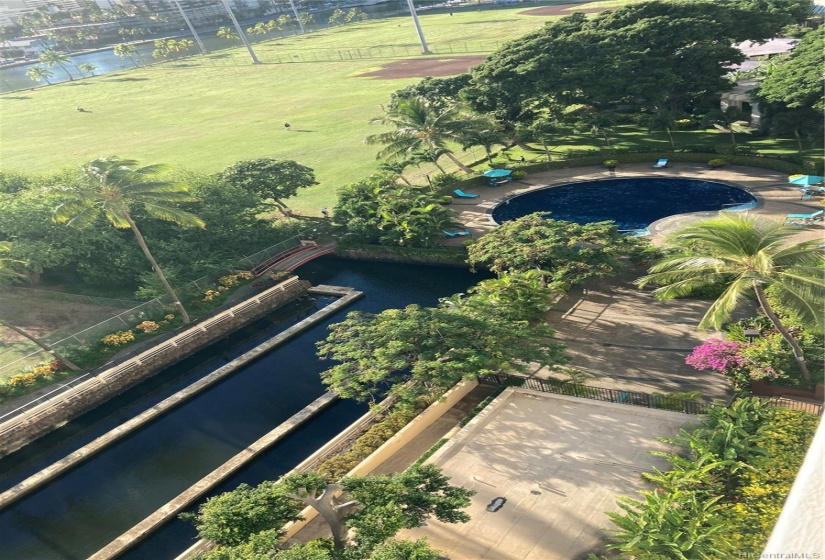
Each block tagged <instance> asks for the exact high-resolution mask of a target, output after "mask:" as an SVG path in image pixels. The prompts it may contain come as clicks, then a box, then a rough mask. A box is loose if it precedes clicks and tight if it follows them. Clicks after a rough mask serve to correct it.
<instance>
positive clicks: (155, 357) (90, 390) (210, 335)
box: [0, 277, 309, 457]
mask: <svg viewBox="0 0 825 560" xmlns="http://www.w3.org/2000/svg"><path fill="white" fill-rule="evenodd" d="M308 289H309V283H308V282H305V281H301V280H299V279H298V278H297V277H292V278H290V279H288V280H286V281H284V282H281V283H280V284H278V285H276V286H273V287H272V288H269V289H268V290H266V291H264V292H262V293H260V294H258V295H257V296H255V297H252V298H249V299H247V300H246V301H243V302H241V303H239V304H237V305H235V306H233V307H232V308H230V309H228V310H226V311H224V312H222V313H220V314H218V315H215V316H213V317H210V318H208V319H205V320H203V321H201V322H198V323H195V324H193V325H191V326H190V327H189V328H188V329H186V330H185V331H183V332H181V333H179V334H178V335H176V336H175V337H173V338H171V339H169V340H167V341H165V342H163V343H161V344H159V345H158V346H155V347H152V348H149V349H148V350H146V351H144V352H142V353H140V354H138V355H137V356H135V357H134V358H132V359H130V360H128V361H126V362H124V363H121V364H118V365H117V366H114V367H112V368H111V369H107V370H104V371H102V372H101V373H99V374H98V375H96V376H94V377H92V378H90V379H88V380H86V381H84V382H83V383H80V384H79V385H77V386H76V387H74V388H72V389H70V390H68V391H65V392H64V393H61V394H60V395H59V396H57V397H55V398H54V399H51V400H49V401H46V402H44V403H42V404H40V405H38V406H36V407H34V408H32V409H30V410H27V411H25V412H24V413H22V414H20V415H19V416H16V417H14V418H12V419H10V420H8V421H6V422H4V423H3V424H2V425H0V457H2V456H5V455H8V454H9V453H12V452H13V451H15V450H17V449H19V448H21V447H23V446H24V445H26V444H28V443H30V442H32V441H34V440H35V439H37V438H39V437H41V436H43V435H45V434H47V433H49V432H51V431H52V430H54V429H56V428H59V427H60V426H62V425H64V424H66V423H67V422H69V421H70V420H72V419H74V418H76V417H78V416H80V415H81V414H83V413H85V412H88V411H89V410H91V409H93V408H94V407H96V406H98V405H99V404H101V403H103V402H105V401H107V400H109V399H111V398H112V397H115V396H117V395H119V394H121V393H123V392H124V391H126V390H128V389H130V388H132V387H134V386H135V385H137V384H138V383H140V382H141V381H144V380H146V379H148V378H149V377H151V376H153V375H155V374H156V373H158V372H160V371H162V370H163V369H165V368H167V367H169V366H171V365H173V364H175V363H177V362H179V361H180V360H182V359H184V358H186V357H187V356H190V355H192V354H193V353H195V352H197V351H198V350H201V349H203V348H205V347H207V346H209V345H210V344H212V343H213V342H215V341H217V340H220V339H221V338H224V337H225V336H226V335H228V334H229V333H232V332H234V331H235V330H237V329H239V328H240V327H242V326H244V325H246V324H248V323H250V322H252V321H254V320H256V319H258V318H260V317H262V316H264V315H266V314H268V313H270V312H271V311H272V310H273V309H275V308H277V307H280V306H282V305H284V304H286V303H288V302H290V301H292V300H294V299H296V298H298V297H300V296H302V295H304V294H306V293H307V291H308Z"/></svg>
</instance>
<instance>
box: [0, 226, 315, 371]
mask: <svg viewBox="0 0 825 560" xmlns="http://www.w3.org/2000/svg"><path fill="white" fill-rule="evenodd" d="M300 240H301V235H296V236H294V237H290V238H289V239H287V240H285V241H281V242H280V243H276V244H275V245H272V246H270V247H267V248H266V249H264V250H262V251H258V252H257V253H255V254H253V255H249V256H246V257H242V258H240V259H238V260H237V261H235V262H234V263H232V264H231V265H230V266H228V267H225V268H221V269H218V270H215V271H214V272H211V273H209V274H206V275H204V276H201V277H200V278H198V279H197V280H193V281H192V282H189V283H188V284H186V285H184V286H180V287H179V288H178V289H177V291H179V292H180V294H194V293H203V292H204V291H206V290H208V289H210V288H214V287H215V286H216V285H217V281H218V279H219V278H221V277H222V276H225V275H226V274H230V273H232V272H235V271H238V270H248V269H251V268H253V267H254V266H255V265H257V264H259V263H261V262H264V261H265V260H267V259H269V258H271V257H273V256H275V255H277V254H278V253H281V252H283V251H285V250H287V249H289V248H290V247H294V246H295V245H297V244H298V243H299V242H300ZM21 291H22V292H25V290H21ZM31 291H33V292H37V296H38V297H42V292H45V290H31ZM48 293H50V294H53V295H54V299H55V300H62V301H81V302H82V303H95V301H94V300H95V299H97V300H101V301H99V302H98V304H99V305H110V302H112V301H120V302H121V303H124V301H125V300H107V298H92V297H90V296H74V295H73V294H60V293H59V292H48ZM58 296H66V297H58ZM73 297H77V298H79V299H73ZM105 301H108V302H109V303H104V302H105ZM170 304H171V299H170V298H169V297H168V296H163V297H159V298H155V299H153V300H151V301H147V302H146V303H141V304H140V305H137V306H134V307H132V308H130V309H127V310H126V311H123V312H121V313H118V314H116V315H113V316H112V317H110V318H108V319H106V320H105V321H101V322H100V323H97V324H95V325H92V326H91V327H87V328H85V329H83V330H80V331H78V332H75V333H72V334H70V335H68V336H65V337H63V338H61V339H60V340H56V341H53V342H50V344H51V346H52V348H54V349H55V350H56V351H58V352H64V351H66V349H69V348H72V347H78V346H86V345H89V344H93V343H96V342H97V341H99V340H100V339H101V338H103V337H104V336H106V335H108V334H111V333H114V332H117V331H123V330H128V329H132V328H134V326H135V325H136V324H137V323H140V322H141V321H146V320H153V319H160V318H162V317H163V315H164V314H165V313H167V312H168V309H169V305H170ZM46 338H47V339H48V338H49V337H46ZM49 359H51V355H50V354H49V353H47V352H46V351H45V350H42V349H40V348H39V347H37V346H36V345H35V344H33V343H32V344H31V351H30V353H28V354H26V355H25V356H23V357H21V358H19V359H17V360H14V361H11V362H9V363H6V364H3V365H2V366H0V374H3V373H6V374H8V373H10V372H14V371H17V370H20V369H23V368H26V367H30V366H32V365H35V364H38V363H41V362H44V361H47V360H49Z"/></svg>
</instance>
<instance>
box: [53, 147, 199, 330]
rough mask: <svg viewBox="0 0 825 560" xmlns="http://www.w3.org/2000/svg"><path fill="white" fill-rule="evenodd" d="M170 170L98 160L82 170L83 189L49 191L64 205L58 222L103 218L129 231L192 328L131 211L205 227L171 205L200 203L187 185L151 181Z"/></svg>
mask: <svg viewBox="0 0 825 560" xmlns="http://www.w3.org/2000/svg"><path fill="white" fill-rule="evenodd" d="M165 169H166V167H165V166H163V165H148V166H145V167H138V163H137V161H135V160H131V159H120V158H118V157H116V156H112V157H108V158H106V159H96V160H94V161H92V162H90V163H88V164H86V165H85V166H84V167H83V170H82V171H83V176H84V179H85V184H84V185H81V186H79V187H52V188H51V189H50V192H51V193H53V194H54V196H56V197H57V198H58V199H59V200H61V201H62V203H61V204H60V206H58V207H57V208H56V209H55V211H54V219H55V221H57V222H59V223H66V224H68V225H70V226H75V227H85V226H88V225H91V224H92V223H94V222H95V220H97V219H98V217H99V216H101V215H102V216H103V217H104V218H105V219H106V220H107V221H108V222H109V223H110V224H112V225H113V226H114V227H116V228H122V229H126V228H130V229H131V230H132V233H134V234H135V238H136V239H137V242H138V245H140V248H141V250H142V251H143V254H144V255H145V256H146V259H147V260H148V261H149V262H150V263H151V265H152V270H153V271H154V273H155V275H156V276H157V278H158V280H159V281H160V283H161V285H162V286H163V289H164V290H165V291H166V293H167V294H168V295H169V297H171V298H172V301H173V303H174V305H175V307H177V309H178V311H179V312H180V314H181V318H182V319H183V322H184V323H188V322H189V314H188V313H187V312H186V309H185V308H184V307H183V304H182V303H181V302H180V298H178V295H177V294H176V293H175V291H174V290H173V289H172V286H171V284H169V281H168V280H167V279H166V276H165V275H164V274H163V271H162V270H161V268H160V266H159V265H158V263H157V261H155V257H154V256H152V253H151V252H150V251H149V247H148V246H147V244H146V240H145V239H144V238H143V234H142V233H141V232H140V230H139V229H138V226H137V224H136V223H135V220H134V218H133V217H132V209H133V208H134V207H136V206H142V207H143V209H144V210H145V211H146V212H147V213H149V214H150V215H152V216H154V217H155V218H159V219H161V220H166V221H169V222H174V223H176V224H178V225H181V226H190V227H204V222H203V220H201V219H200V218H199V217H197V216H195V215H194V214H190V213H189V212H185V211H183V210H181V209H179V208H177V207H175V206H173V205H172V204H174V203H178V202H191V201H193V200H195V199H194V198H193V197H192V196H191V195H190V194H189V188H188V187H187V186H185V185H182V184H180V183H174V182H171V181H158V180H152V179H151V177H152V176H153V175H156V174H157V173H158V172H160V171H163V170H165Z"/></svg>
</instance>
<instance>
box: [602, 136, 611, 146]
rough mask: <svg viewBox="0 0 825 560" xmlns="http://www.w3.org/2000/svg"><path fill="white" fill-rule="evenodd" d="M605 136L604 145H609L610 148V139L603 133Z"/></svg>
mask: <svg viewBox="0 0 825 560" xmlns="http://www.w3.org/2000/svg"><path fill="white" fill-rule="evenodd" d="M602 134H603V135H604V143H605V144H607V147H608V148H609V147H610V138H608V136H607V133H606V132H604V133H602Z"/></svg>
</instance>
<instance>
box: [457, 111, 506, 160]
mask: <svg viewBox="0 0 825 560" xmlns="http://www.w3.org/2000/svg"><path fill="white" fill-rule="evenodd" d="M507 142H508V138H507V135H506V134H504V132H502V131H501V130H500V129H499V128H498V127H496V125H495V123H494V122H492V121H490V122H489V126H488V127H486V128H482V129H473V130H468V131H467V132H466V133H465V134H464V135H463V136H462V138H461V147H462V148H463V149H465V150H467V149H470V148H474V147H475V146H481V147H482V148H484V154H485V155H486V157H487V163H493V147H494V146H506V145H507Z"/></svg>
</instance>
